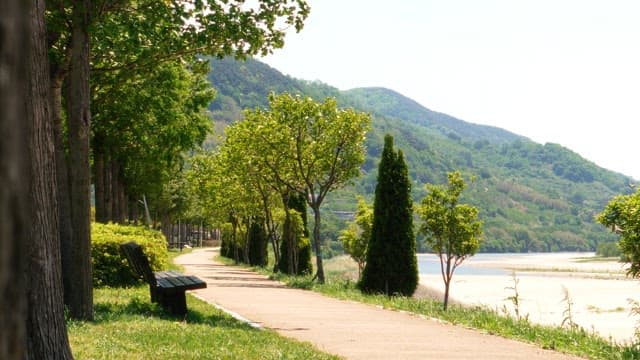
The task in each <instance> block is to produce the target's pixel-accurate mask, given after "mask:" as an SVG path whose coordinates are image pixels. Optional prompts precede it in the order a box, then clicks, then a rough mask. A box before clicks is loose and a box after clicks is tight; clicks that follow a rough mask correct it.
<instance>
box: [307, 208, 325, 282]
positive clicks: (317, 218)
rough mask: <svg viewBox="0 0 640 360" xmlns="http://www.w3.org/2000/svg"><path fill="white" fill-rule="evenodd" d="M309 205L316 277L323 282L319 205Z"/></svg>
mask: <svg viewBox="0 0 640 360" xmlns="http://www.w3.org/2000/svg"><path fill="white" fill-rule="evenodd" d="M310 206H311V209H313V216H314V220H315V221H314V224H313V245H314V247H315V251H316V267H317V269H316V277H317V278H318V282H319V283H320V284H324V266H323V265H322V244H321V242H320V206H319V205H316V204H314V205H313V206H312V205H310Z"/></svg>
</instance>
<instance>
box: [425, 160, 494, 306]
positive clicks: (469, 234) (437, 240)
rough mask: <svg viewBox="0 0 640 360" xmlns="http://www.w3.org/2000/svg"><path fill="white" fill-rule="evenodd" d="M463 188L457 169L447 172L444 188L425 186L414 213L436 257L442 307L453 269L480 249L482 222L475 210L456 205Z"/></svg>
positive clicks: (445, 299) (464, 205)
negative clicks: (438, 259) (442, 282)
mask: <svg viewBox="0 0 640 360" xmlns="http://www.w3.org/2000/svg"><path fill="white" fill-rule="evenodd" d="M464 188H465V183H464V179H463V178H462V174H460V172H457V171H456V172H452V173H449V174H448V184H447V187H446V188H445V187H444V186H439V185H431V184H429V185H427V191H428V194H427V196H425V197H424V199H422V203H421V206H420V208H419V209H418V213H419V214H420V218H421V220H422V224H421V225H420V230H419V231H420V233H422V234H423V235H425V238H426V241H427V244H428V245H429V247H430V248H431V249H433V251H434V252H435V253H436V254H437V255H438V257H439V258H440V268H441V270H442V278H443V280H444V284H445V293H444V309H445V310H446V309H447V304H448V302H449V285H450V284H451V278H452V277H453V273H454V271H455V270H456V268H457V267H458V266H459V265H460V264H462V262H464V260H466V259H467V258H468V257H469V256H473V255H474V254H475V253H476V252H477V251H478V249H479V248H480V242H481V238H480V236H481V234H482V223H481V222H480V221H478V220H477V218H478V209H477V208H475V207H473V206H470V205H468V204H460V203H459V199H460V195H461V194H462V191H463V190H464Z"/></svg>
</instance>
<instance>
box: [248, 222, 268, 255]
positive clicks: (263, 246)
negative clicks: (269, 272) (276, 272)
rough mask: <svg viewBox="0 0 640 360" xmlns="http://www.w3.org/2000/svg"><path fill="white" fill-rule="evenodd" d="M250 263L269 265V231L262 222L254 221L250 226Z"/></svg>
mask: <svg viewBox="0 0 640 360" xmlns="http://www.w3.org/2000/svg"><path fill="white" fill-rule="evenodd" d="M249 264H250V265H252V266H267V232H266V231H265V229H264V223H262V222H256V221H254V222H252V223H251V226H250V227H249Z"/></svg>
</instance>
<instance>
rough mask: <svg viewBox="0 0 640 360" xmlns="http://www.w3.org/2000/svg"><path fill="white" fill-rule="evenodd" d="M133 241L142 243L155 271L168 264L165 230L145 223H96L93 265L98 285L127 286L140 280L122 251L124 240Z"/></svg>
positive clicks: (92, 256) (92, 246)
mask: <svg viewBox="0 0 640 360" xmlns="http://www.w3.org/2000/svg"><path fill="white" fill-rule="evenodd" d="M129 241H135V242H136V243H138V244H140V246H142V249H143V250H144V253H145V254H146V255H147V258H148V259H149V264H150V265H151V268H152V269H153V270H154V271H159V270H163V269H166V268H167V265H168V263H169V260H168V259H169V257H168V253H167V240H166V239H165V237H164V235H162V233H161V232H159V231H156V230H151V229H148V228H146V227H143V226H125V225H118V224H111V223H109V224H100V223H92V224H91V265H92V267H93V284H94V285H95V286H127V285H133V284H136V283H137V282H138V281H140V280H138V278H137V277H136V276H135V275H134V273H133V270H132V269H131V267H130V266H129V263H128V262H127V259H126V258H125V257H124V256H123V255H122V253H121V252H120V244H123V243H126V242H129Z"/></svg>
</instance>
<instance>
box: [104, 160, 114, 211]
mask: <svg viewBox="0 0 640 360" xmlns="http://www.w3.org/2000/svg"><path fill="white" fill-rule="evenodd" d="M105 157H106V159H105V160H104V218H105V222H108V221H109V220H111V219H112V218H113V211H112V208H113V200H112V199H111V160H110V159H109V156H108V155H107V154H105Z"/></svg>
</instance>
